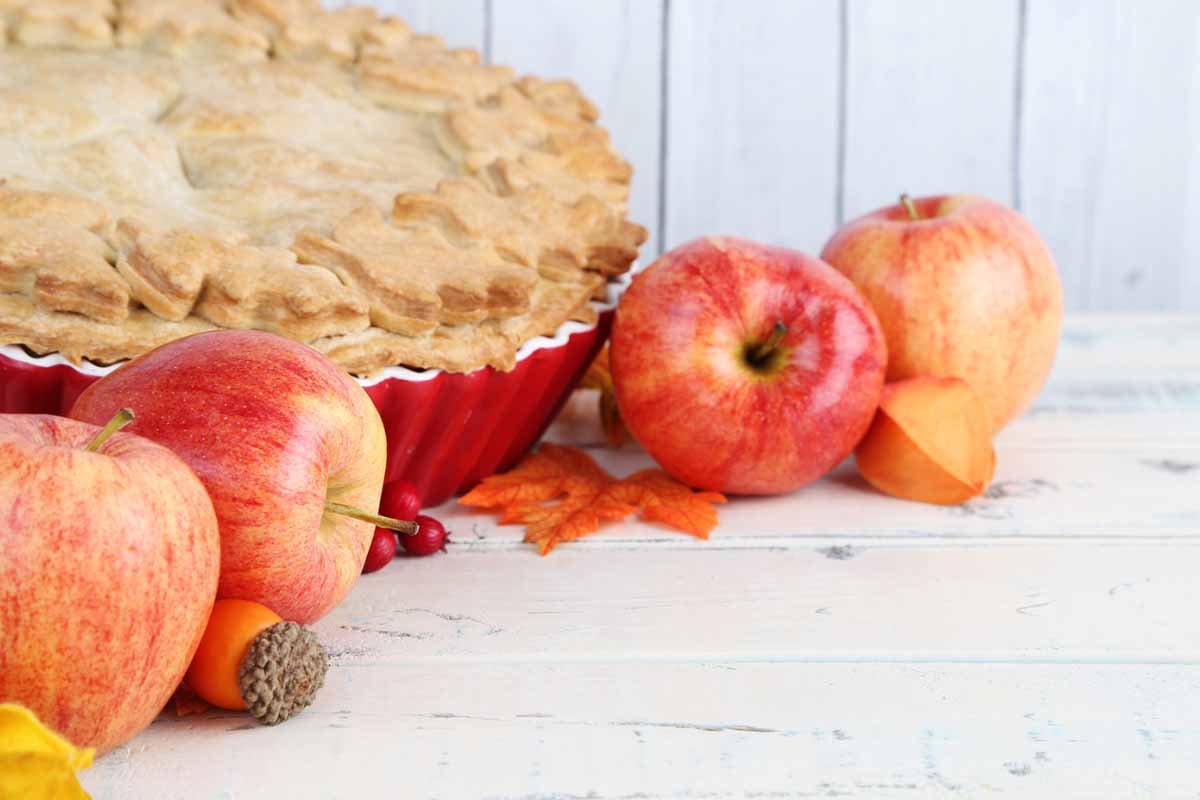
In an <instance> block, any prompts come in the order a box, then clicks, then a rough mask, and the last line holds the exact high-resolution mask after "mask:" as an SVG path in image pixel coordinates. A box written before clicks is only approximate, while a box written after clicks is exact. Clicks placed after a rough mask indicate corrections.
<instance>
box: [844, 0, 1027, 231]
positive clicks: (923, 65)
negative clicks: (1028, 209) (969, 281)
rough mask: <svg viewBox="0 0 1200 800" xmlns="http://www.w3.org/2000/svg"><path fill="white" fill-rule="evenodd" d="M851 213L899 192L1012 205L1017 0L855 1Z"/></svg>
mask: <svg viewBox="0 0 1200 800" xmlns="http://www.w3.org/2000/svg"><path fill="white" fill-rule="evenodd" d="M847 2H848V3H849V14H848V20H847V21H848V28H849V29H848V31H847V38H848V44H849V51H848V53H847V60H848V61H847V87H846V172H845V187H844V198H845V200H844V208H843V209H842V212H843V214H844V215H845V216H846V217H847V218H850V217H855V216H858V215H859V214H862V213H865V212H867V211H870V210H871V209H874V208H877V207H879V206H882V205H887V204H889V203H893V202H895V199H896V197H897V196H898V195H899V194H900V193H901V192H909V193H910V194H935V193H943V192H975V193H979V194H984V195H987V196H989V197H992V198H994V199H997V200H1000V201H1002V202H1006V203H1011V202H1012V201H1013V197H1012V194H1013V192H1012V187H1013V156H1014V153H1013V113H1014V107H1015V100H1014V98H1015V95H1016V77H1017V52H1018V47H1017V30H1018V24H1019V4H1018V2H1017V0H988V2H981V3H976V2H971V3H964V2H960V0H921V2H905V3H902V2H895V1H894V0H847Z"/></svg>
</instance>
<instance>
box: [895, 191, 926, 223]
mask: <svg viewBox="0 0 1200 800" xmlns="http://www.w3.org/2000/svg"><path fill="white" fill-rule="evenodd" d="M900 205H902V206H904V210H905V211H907V212H908V218H909V219H910V220H912V221H913V222H916V221H917V220H919V219H920V218H921V215H920V214H918V213H917V204H916V203H914V202H913V199H912V198H911V197H909V196H908V194H907V193H905V194H902V195H900Z"/></svg>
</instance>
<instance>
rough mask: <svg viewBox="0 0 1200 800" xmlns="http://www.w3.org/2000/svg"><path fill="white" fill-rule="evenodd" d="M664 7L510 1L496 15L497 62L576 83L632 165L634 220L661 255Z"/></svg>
mask: <svg viewBox="0 0 1200 800" xmlns="http://www.w3.org/2000/svg"><path fill="white" fill-rule="evenodd" d="M662 14H663V3H662V0H638V1H637V2H634V0H620V1H619V2H605V3H562V2H554V0H506V2H502V3H496V4H495V6H494V9H493V13H492V18H493V22H492V58H493V59H494V60H495V61H496V62H497V63H502V64H511V65H513V66H514V67H516V68H517V69H518V70H519V71H520V72H522V73H526V72H532V73H536V74H538V75H541V76H543V77H565V78H570V79H571V80H573V81H575V82H576V83H578V84H579V85H580V86H581V87H582V88H583V90H584V92H585V93H586V94H587V95H588V97H589V98H590V99H591V100H592V101H593V102H594V103H596V105H597V106H598V107H599V108H600V110H601V123H602V124H603V125H604V126H605V127H606V128H608V129H609V131H610V132H611V133H612V136H613V141H614V143H615V145H616V147H617V149H618V150H619V151H620V152H621V153H622V154H623V155H624V156H625V157H626V158H628V159H629V160H630V161H631V162H632V164H633V166H634V181H633V192H632V196H631V200H630V215H631V217H632V219H634V220H635V221H637V222H640V223H641V224H643V225H645V226H647V227H648V228H649V229H650V231H651V238H650V240H649V241H648V242H647V243H646V244H645V245H644V247H643V253H646V254H649V255H654V254H657V253H658V210H659V179H660V173H659V165H660V161H659V159H660V155H661V146H662V131H661V126H660V114H659V113H658V110H659V109H660V108H661V106H662V59H661V50H660V48H661V44H662V25H663V19H662Z"/></svg>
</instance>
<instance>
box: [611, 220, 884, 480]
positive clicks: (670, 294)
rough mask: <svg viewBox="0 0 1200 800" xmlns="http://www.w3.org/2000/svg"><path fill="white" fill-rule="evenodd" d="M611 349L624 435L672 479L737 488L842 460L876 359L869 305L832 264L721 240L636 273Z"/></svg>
mask: <svg viewBox="0 0 1200 800" xmlns="http://www.w3.org/2000/svg"><path fill="white" fill-rule="evenodd" d="M610 348H611V352H610V358H611V362H612V377H613V382H614V384H615V388H616V396H617V404H618V406H619V407H620V411H621V416H622V418H623V419H624V420H625V424H626V426H627V427H628V428H629V431H630V432H631V433H632V434H633V436H634V438H636V439H637V440H638V442H640V443H641V445H642V446H643V447H645V448H646V450H647V451H649V453H650V455H652V456H653V457H654V458H655V459H656V460H657V461H658V462H659V464H661V465H662V466H663V468H664V469H666V470H667V471H668V472H669V473H671V475H673V476H674V477H676V478H677V479H678V480H680V481H682V482H684V483H687V484H690V485H692V486H695V487H699V488H702V489H708V490H715V491H720V492H731V493H737V494H774V493H780V492H787V491H791V490H792V489H795V488H797V487H799V486H802V485H804V484H806V483H808V482H810V481H812V480H815V479H816V478H818V477H820V476H821V475H823V474H825V473H826V472H828V471H829V470H830V469H832V468H833V467H834V466H836V465H837V464H838V463H839V462H840V461H841V460H842V459H844V458H845V457H846V456H847V455H848V454H849V453H850V451H851V450H852V449H853V448H854V445H855V444H857V443H858V440H859V439H860V438H861V437H862V435H863V433H865V432H866V430H867V427H868V426H869V425H870V423H871V418H872V416H873V415H874V413H875V408H876V406H877V405H878V403H879V393H880V390H881V388H882V386H883V376H884V370H885V366H886V361H887V351H886V348H885V345H884V339H883V332H882V331H881V330H880V327H879V322H878V320H876V318H875V313H874V312H873V311H872V310H871V308H870V306H869V305H867V303H866V301H865V300H864V299H863V298H862V296H861V295H860V294H859V293H858V291H857V290H856V289H855V288H854V286H853V284H851V283H850V282H849V281H848V280H846V279H845V278H844V277H842V276H841V275H839V274H838V273H837V272H836V271H835V270H834V269H832V268H831V267H830V266H829V265H827V264H824V263H822V262H821V261H819V260H818V259H815V258H812V257H810V256H806V255H804V254H802V253H798V252H796V251H793V250H787V249H784V248H780V247H770V246H767V245H761V244H755V243H753V242H748V241H744V240H741V239H733V238H718V237H709V238H704V239H697V240H695V241H693V242H690V243H688V244H686V245H683V246H682V247H679V248H677V249H675V250H672V251H671V252H669V253H667V254H665V255H664V256H663V257H662V258H660V259H659V260H658V261H656V262H655V263H654V264H652V265H651V266H650V267H648V268H647V269H646V270H645V271H644V272H643V273H642V274H640V275H638V276H637V277H636V278H635V279H634V280H633V283H632V285H631V286H630V287H629V289H628V290H627V291H626V293H625V296H624V297H623V298H622V299H621V303H620V305H619V306H618V308H617V312H616V318H615V320H614V323H613V333H612V344H611V346H610Z"/></svg>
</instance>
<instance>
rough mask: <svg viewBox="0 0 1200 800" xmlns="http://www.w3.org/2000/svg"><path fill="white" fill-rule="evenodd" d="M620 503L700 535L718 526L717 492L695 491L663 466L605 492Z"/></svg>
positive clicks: (703, 536)
mask: <svg viewBox="0 0 1200 800" xmlns="http://www.w3.org/2000/svg"><path fill="white" fill-rule="evenodd" d="M605 494H606V495H609V496H610V497H611V498H612V499H613V500H615V501H617V502H619V503H628V504H629V505H632V506H636V507H637V508H638V510H639V511H640V512H641V513H640V516H641V518H642V519H644V520H647V521H649V522H661V523H663V524H665V525H670V526H671V527H672V528H675V529H677V530H681V531H683V532H684V533H690V534H691V535H693V536H695V537H698V538H700V539H707V538H708V534H709V531H711V530H712V529H713V528H715V527H716V526H717V510H716V509H715V508H713V504H714V503H724V502H725V495H723V494H718V493H717V492H694V491H692V490H691V489H689V488H688V487H686V486H684V485H683V484H682V483H680V482H679V481H677V480H675V479H674V478H672V477H671V476H670V475H668V474H667V473H665V472H663V471H662V470H661V469H644V470H642V471H641V472H635V473H634V474H632V475H630V476H629V477H628V478H625V479H624V480H621V481H618V482H617V483H614V484H613V485H612V486H610V487H609V488H608V489H607V490H606V492H605Z"/></svg>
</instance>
